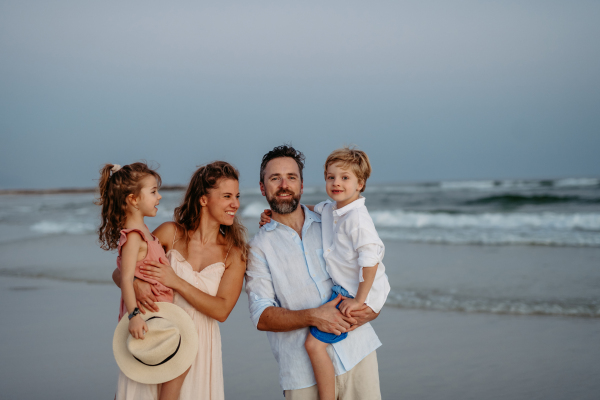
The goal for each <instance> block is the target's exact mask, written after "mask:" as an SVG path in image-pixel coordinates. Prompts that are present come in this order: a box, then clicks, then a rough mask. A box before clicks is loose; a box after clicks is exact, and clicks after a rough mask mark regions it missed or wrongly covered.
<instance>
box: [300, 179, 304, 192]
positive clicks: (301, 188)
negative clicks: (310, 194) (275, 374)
mask: <svg viewBox="0 0 600 400" xmlns="http://www.w3.org/2000/svg"><path fill="white" fill-rule="evenodd" d="M300 194H304V181H302V182H300Z"/></svg>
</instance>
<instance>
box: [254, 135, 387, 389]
mask: <svg viewBox="0 0 600 400" xmlns="http://www.w3.org/2000/svg"><path fill="white" fill-rule="evenodd" d="M303 168H304V155H303V154H302V153H300V152H299V151H297V150H295V149H294V148H293V147H291V146H285V145H284V146H279V147H275V148H274V149H273V150H272V151H270V152H268V153H267V154H265V156H264V157H263V160H262V163H261V168H260V189H261V192H262V194H263V196H265V197H266V198H267V201H268V202H269V205H270V206H271V211H272V215H271V222H269V223H268V224H266V225H265V226H264V227H263V228H262V229H260V231H259V232H258V233H257V234H256V236H254V238H253V239H252V240H251V241H250V246H251V248H250V256H249V259H248V266H247V270H246V292H247V293H248V299H249V302H250V314H251V319H252V321H253V322H254V324H255V325H256V327H257V328H258V329H259V330H263V331H267V337H268V339H269V342H270V344H271V349H272V350H273V355H274V356H275V359H276V360H277V362H278V364H279V383H280V384H281V386H282V388H283V390H284V393H285V398H286V399H292V400H298V399H317V398H318V391H317V386H316V381H315V378H314V374H313V371H312V368H311V364H310V359H309V357H308V354H307V353H306V350H305V348H304V341H305V339H306V335H307V334H308V327H310V326H316V327H317V328H319V329H320V330H321V331H324V332H330V333H335V334H337V335H339V334H341V333H342V332H351V333H350V334H349V335H348V337H347V338H346V339H344V340H342V341H340V342H338V343H335V344H333V345H332V346H329V347H328V353H329V356H330V357H331V359H332V361H333V365H334V369H335V373H336V395H337V397H338V398H339V399H344V400H353V399H366V400H368V399H381V394H380V390H379V373H378V369H377V356H376V354H375V349H377V348H378V347H379V346H381V342H380V341H379V339H378V338H377V335H376V334H375V331H374V330H373V328H372V327H371V325H370V324H369V323H368V322H369V321H371V320H373V319H375V318H376V317H377V314H375V313H374V312H373V311H372V310H371V308H369V307H367V306H366V305H365V306H363V308H361V309H360V310H359V312H358V313H357V314H353V318H347V317H345V316H343V315H342V314H341V313H340V312H339V311H338V310H337V309H336V307H335V306H336V305H337V303H338V302H340V301H341V300H342V297H341V296H338V297H337V298H336V299H335V300H333V301H331V302H328V303H325V304H323V305H321V304H322V303H323V302H324V301H325V300H326V299H328V298H329V297H330V295H331V288H332V286H333V282H332V281H331V278H330V277H329V275H328V274H327V271H326V269H325V260H324V258H323V245H322V239H321V220H320V218H319V215H318V214H315V213H313V212H311V211H310V210H309V209H307V208H306V207H304V206H301V207H298V206H299V204H300V197H301V195H302V191H303V179H302V170H303Z"/></svg>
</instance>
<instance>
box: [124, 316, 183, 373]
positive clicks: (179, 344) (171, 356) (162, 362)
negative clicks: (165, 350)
mask: <svg viewBox="0 0 600 400" xmlns="http://www.w3.org/2000/svg"><path fill="white" fill-rule="evenodd" d="M154 318H162V317H152V318H148V319H147V321H150V320H151V319H154ZM180 346H181V335H179V343H177V348H176V349H175V351H174V352H173V354H171V355H170V356H169V357H167V358H165V359H164V360H163V361H161V362H159V363H158V364H146V363H145V362H143V361H142V360H140V359H139V358H137V357H136V356H134V355H133V354H132V355H131V356H132V357H133V358H135V359H136V360H138V361H139V362H141V363H142V364H144V365H147V366H149V367H158V366H159V365H163V364H164V363H166V362H167V361H169V360H170V359H171V358H173V357H175V354H177V352H178V351H179V347H180Z"/></svg>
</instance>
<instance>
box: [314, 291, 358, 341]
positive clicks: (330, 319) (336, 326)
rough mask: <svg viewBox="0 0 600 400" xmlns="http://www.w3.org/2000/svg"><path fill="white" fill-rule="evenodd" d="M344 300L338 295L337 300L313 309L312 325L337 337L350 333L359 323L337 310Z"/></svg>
mask: <svg viewBox="0 0 600 400" xmlns="http://www.w3.org/2000/svg"><path fill="white" fill-rule="evenodd" d="M342 299H343V297H342V295H339V294H338V296H337V297H336V298H335V299H333V300H331V301H329V302H327V303H325V304H323V305H322V306H320V307H318V308H315V309H313V312H312V321H311V324H312V325H313V326H316V327H317V328H318V329H319V330H320V331H323V332H328V333H333V334H336V335H341V334H342V333H344V332H348V330H349V329H350V327H351V326H352V325H354V324H356V323H357V322H358V321H357V320H356V319H355V318H353V317H346V316H344V315H343V314H342V313H341V312H340V311H339V310H338V309H337V308H335V306H337V305H338V303H339V302H340V301H342Z"/></svg>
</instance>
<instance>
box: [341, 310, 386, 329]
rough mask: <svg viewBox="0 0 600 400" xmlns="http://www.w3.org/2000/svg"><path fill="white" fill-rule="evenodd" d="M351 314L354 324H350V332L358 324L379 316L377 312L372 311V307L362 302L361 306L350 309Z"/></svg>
mask: <svg viewBox="0 0 600 400" xmlns="http://www.w3.org/2000/svg"><path fill="white" fill-rule="evenodd" d="M351 315H352V317H353V318H354V319H355V320H356V324H355V325H352V327H351V328H350V329H348V332H351V331H353V330H355V329H356V328H358V327H359V326H361V325H364V324H366V323H367V322H371V321H373V320H374V319H375V318H377V317H379V313H376V312H375V311H373V309H372V308H371V307H369V306H368V305H366V304H363V305H362V307H361V308H359V309H357V310H354V311H352V313H351Z"/></svg>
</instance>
